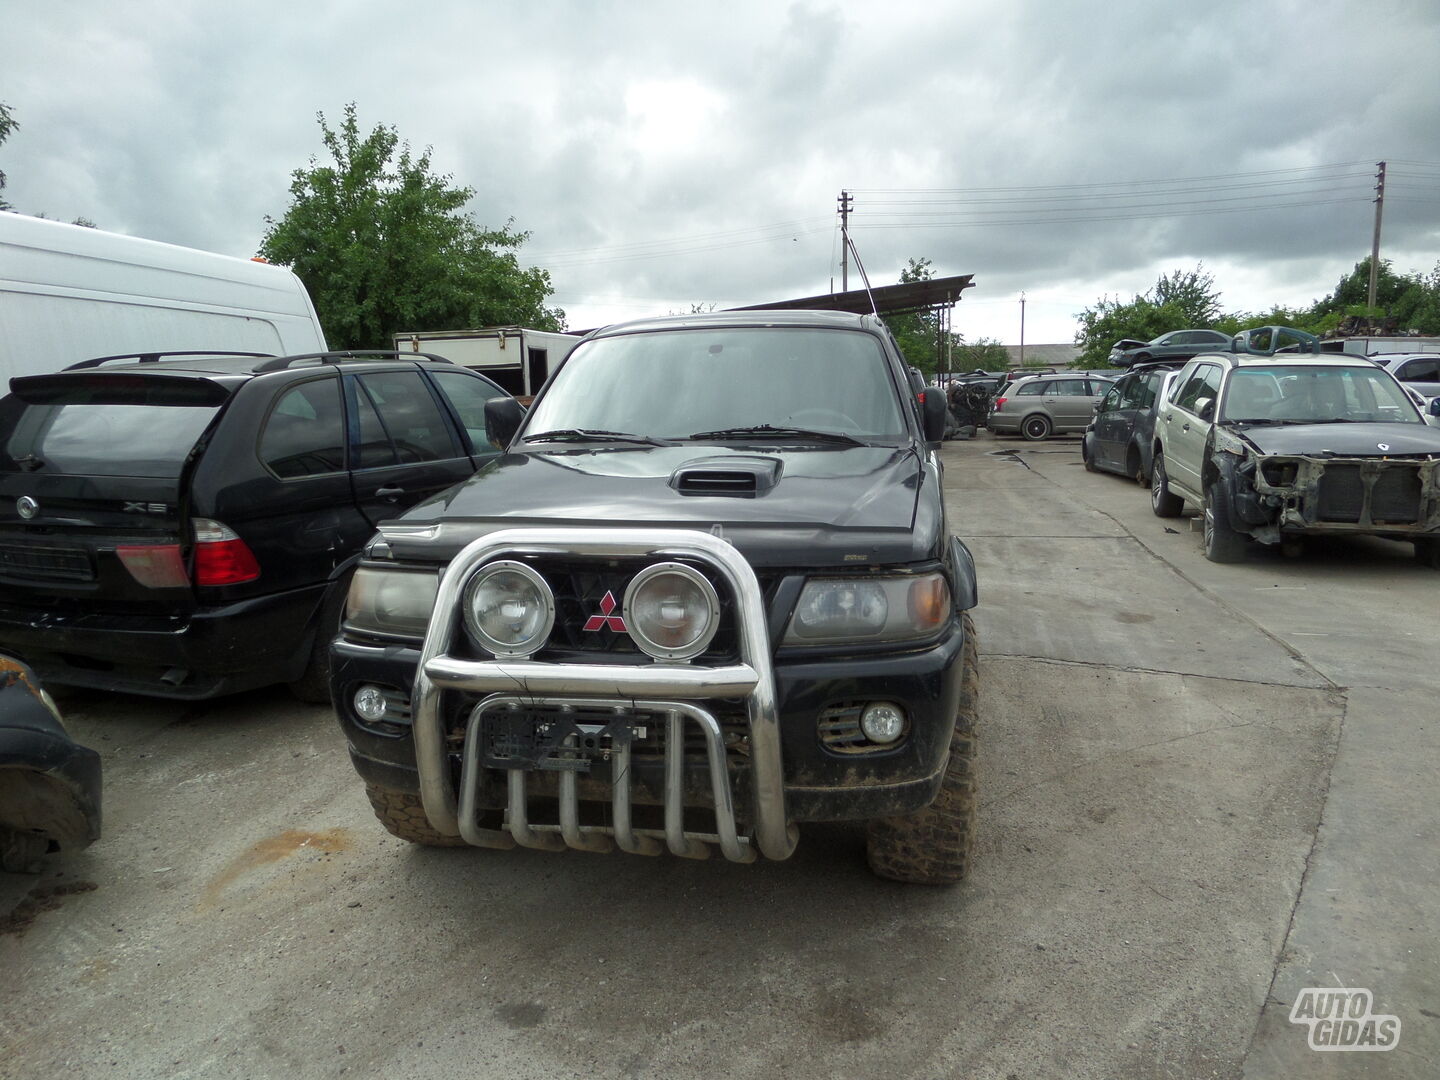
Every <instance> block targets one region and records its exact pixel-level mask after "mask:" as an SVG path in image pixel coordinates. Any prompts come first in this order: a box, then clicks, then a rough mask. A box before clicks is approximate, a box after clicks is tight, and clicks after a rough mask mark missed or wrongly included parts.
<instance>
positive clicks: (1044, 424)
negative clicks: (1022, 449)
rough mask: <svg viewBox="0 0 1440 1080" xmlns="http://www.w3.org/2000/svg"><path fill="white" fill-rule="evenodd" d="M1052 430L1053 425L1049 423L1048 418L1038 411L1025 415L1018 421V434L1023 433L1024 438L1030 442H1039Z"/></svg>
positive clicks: (1047, 436)
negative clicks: (1031, 414)
mask: <svg viewBox="0 0 1440 1080" xmlns="http://www.w3.org/2000/svg"><path fill="white" fill-rule="evenodd" d="M1052 430H1053V425H1052V424H1051V423H1050V418H1049V417H1048V416H1043V415H1041V414H1040V413H1036V414H1035V415H1033V416H1027V417H1025V419H1024V420H1022V421H1020V434H1021V435H1024V436H1025V438H1027V439H1029V440H1030V441H1031V442H1041V441H1043V440H1045V439H1048V438H1049V437H1050V432H1051V431H1052Z"/></svg>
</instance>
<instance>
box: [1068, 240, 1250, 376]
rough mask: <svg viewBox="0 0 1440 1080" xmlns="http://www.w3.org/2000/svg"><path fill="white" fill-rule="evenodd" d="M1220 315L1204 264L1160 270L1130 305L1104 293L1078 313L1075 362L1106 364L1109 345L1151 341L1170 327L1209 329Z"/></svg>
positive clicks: (1087, 365)
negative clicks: (1078, 325) (1118, 342)
mask: <svg viewBox="0 0 1440 1080" xmlns="http://www.w3.org/2000/svg"><path fill="white" fill-rule="evenodd" d="M1222 314H1223V313H1222V311H1221V308H1220V293H1219V291H1218V290H1217V289H1216V288H1215V278H1214V277H1213V276H1212V275H1211V274H1209V273H1207V272H1206V270H1205V267H1204V266H1203V265H1200V266H1197V267H1196V268H1195V269H1194V270H1176V271H1174V272H1173V273H1170V274H1161V275H1160V278H1159V280H1157V281H1156V282H1155V284H1154V286H1153V287H1152V288H1151V289H1149V290H1148V291H1146V292H1143V293H1140V294H1138V295H1136V296H1134V297H1132V298H1131V299H1130V301H1129V302H1128V303H1122V302H1121V301H1120V299H1119V298H1118V297H1115V298H1111V297H1109V296H1102V297H1101V298H1100V299H1099V300H1097V301H1096V302H1095V306H1094V307H1088V308H1086V309H1085V310H1084V311H1082V312H1080V314H1079V315H1077V316H1076V318H1078V319H1079V320H1080V329H1079V330H1077V331H1076V333H1075V344H1076V345H1077V346H1078V347H1079V349H1080V357H1079V359H1078V360H1076V363H1075V366H1076V367H1082V368H1098V367H1104V366H1106V358H1107V357H1108V356H1109V355H1110V348H1111V346H1112V345H1114V344H1115V342H1117V341H1119V340H1121V339H1122V338H1133V339H1134V340H1136V341H1150V340H1152V339H1153V338H1157V337H1159V336H1160V335H1161V334H1165V333H1168V332H1169V331H1171V330H1190V329H1195V330H1203V329H1208V328H1209V327H1212V326H1214V325H1215V323H1216V322H1217V321H1218V320H1220V318H1221V317H1222Z"/></svg>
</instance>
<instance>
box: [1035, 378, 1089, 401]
mask: <svg viewBox="0 0 1440 1080" xmlns="http://www.w3.org/2000/svg"><path fill="white" fill-rule="evenodd" d="M1046 392H1047V393H1051V394H1062V395H1064V396H1065V397H1089V396H1090V386H1089V384H1088V383H1087V382H1086V380H1084V379H1055V380H1054V381H1052V382H1051V383H1050V386H1049V388H1048V390H1047V391H1046Z"/></svg>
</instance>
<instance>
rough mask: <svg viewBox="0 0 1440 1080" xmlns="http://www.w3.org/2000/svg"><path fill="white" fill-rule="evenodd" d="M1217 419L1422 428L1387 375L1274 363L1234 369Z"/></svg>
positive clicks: (1358, 369)
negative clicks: (1409, 424) (1407, 425)
mask: <svg viewBox="0 0 1440 1080" xmlns="http://www.w3.org/2000/svg"><path fill="white" fill-rule="evenodd" d="M1220 419H1221V420H1222V421H1226V420H1228V421H1231V422H1234V423H1238V422H1244V421H1252V422H1258V423H1296V424H1323V423H1338V422H1345V421H1349V422H1353V423H1415V424H1423V423H1424V422H1425V421H1424V418H1423V417H1421V415H1420V413H1419V411H1418V410H1416V408H1415V404H1414V402H1412V401H1411V400H1410V399H1409V397H1407V396H1406V394H1405V391H1404V390H1402V389H1401V388H1400V384H1399V383H1397V382H1396V381H1395V380H1394V378H1393V377H1391V376H1390V375H1389V374H1388V373H1387V372H1384V371H1381V370H1380V369H1379V368H1375V367H1364V368H1361V367H1318V366H1309V365H1301V364H1296V365H1278V364H1277V365H1275V366H1273V367H1271V366H1269V365H1266V366H1265V367H1245V368H1237V369H1236V370H1235V371H1234V372H1232V373H1231V375H1230V384H1229V386H1228V387H1227V388H1226V390H1225V400H1224V402H1223V403H1222V405H1221V408H1220Z"/></svg>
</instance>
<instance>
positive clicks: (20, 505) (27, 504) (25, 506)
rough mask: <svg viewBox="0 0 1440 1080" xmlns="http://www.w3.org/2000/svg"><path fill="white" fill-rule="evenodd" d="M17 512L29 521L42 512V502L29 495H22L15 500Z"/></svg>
mask: <svg viewBox="0 0 1440 1080" xmlns="http://www.w3.org/2000/svg"><path fill="white" fill-rule="evenodd" d="M15 512H16V513H17V514H19V515H20V516H21V517H22V518H24V519H25V520H26V521H29V520H30V519H31V518H33V517H34V516H35V515H36V514H38V513H39V512H40V504H39V503H38V502H36V501H35V500H34V499H32V498H31V497H30V496H29V495H21V496H20V498H18V499H16V500H15Z"/></svg>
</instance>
